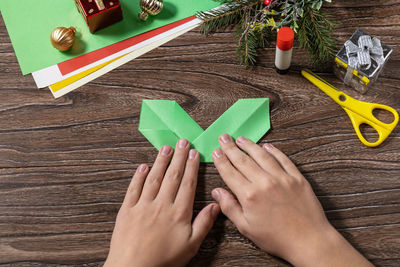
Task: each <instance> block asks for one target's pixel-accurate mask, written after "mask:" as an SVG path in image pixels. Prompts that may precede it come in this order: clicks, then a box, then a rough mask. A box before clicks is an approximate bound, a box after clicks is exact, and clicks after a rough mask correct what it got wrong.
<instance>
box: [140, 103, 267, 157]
mask: <svg viewBox="0 0 400 267" xmlns="http://www.w3.org/2000/svg"><path fill="white" fill-rule="evenodd" d="M269 128H270V119H269V100H268V98H251V99H239V100H238V101H237V102H236V103H235V104H233V105H232V106H231V107H230V108H229V109H228V110H227V111H225V112H224V114H222V115H221V116H220V117H219V118H218V119H217V120H216V121H215V122H214V123H213V124H211V125H210V126H209V127H208V128H207V129H206V130H203V129H202V128H201V127H200V126H199V125H198V124H197V123H196V122H195V121H194V120H193V119H192V118H191V117H190V116H189V114H187V113H186V111H185V110H183V109H182V107H181V106H180V105H179V104H178V103H177V102H176V101H170V100H143V102H142V108H141V112H140V121H139V131H140V132H141V133H142V134H143V135H144V136H145V137H146V138H147V140H149V142H150V143H151V144H152V145H153V146H155V147H156V148H157V149H158V150H159V149H160V148H161V147H162V146H163V145H170V146H172V147H175V144H176V142H177V141H178V140H179V139H180V138H186V139H187V140H188V141H189V142H190V143H191V145H192V147H193V148H195V149H197V151H199V153H200V161H201V162H212V157H211V153H212V152H213V151H214V149H216V148H220V146H219V144H218V137H219V136H220V135H221V134H224V133H227V134H229V135H231V136H232V137H233V138H235V139H236V138H237V137H239V136H245V137H247V138H249V139H250V140H252V141H253V142H257V141H258V140H260V138H261V137H263V136H264V134H265V133H266V132H267V131H268V130H269Z"/></svg>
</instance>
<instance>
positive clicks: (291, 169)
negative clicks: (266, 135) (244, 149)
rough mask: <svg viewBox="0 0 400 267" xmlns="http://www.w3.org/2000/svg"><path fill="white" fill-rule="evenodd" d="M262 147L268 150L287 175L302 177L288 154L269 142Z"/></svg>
mask: <svg viewBox="0 0 400 267" xmlns="http://www.w3.org/2000/svg"><path fill="white" fill-rule="evenodd" d="M263 147H264V149H265V150H267V151H268V153H270V154H271V155H272V156H274V157H275V159H276V160H277V161H278V162H279V164H280V165H281V166H282V168H283V169H284V170H285V171H286V172H287V173H288V174H289V175H291V176H294V177H303V175H302V174H301V173H300V171H299V170H298V169H297V167H296V165H294V163H293V162H292V161H291V160H290V159H289V158H288V156H286V155H285V153H283V152H282V151H280V150H279V149H277V148H276V147H274V146H273V145H271V144H264V145H263Z"/></svg>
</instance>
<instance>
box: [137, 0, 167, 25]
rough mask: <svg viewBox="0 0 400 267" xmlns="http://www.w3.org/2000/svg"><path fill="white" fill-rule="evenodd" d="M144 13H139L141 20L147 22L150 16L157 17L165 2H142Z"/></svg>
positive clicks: (143, 0) (155, 0)
mask: <svg viewBox="0 0 400 267" xmlns="http://www.w3.org/2000/svg"><path fill="white" fill-rule="evenodd" d="M140 7H141V8H142V12H140V13H139V15H138V16H139V18H140V19H141V20H143V21H145V20H147V18H148V17H149V14H150V15H157V14H158V13H160V12H161V10H162V9H163V0H140Z"/></svg>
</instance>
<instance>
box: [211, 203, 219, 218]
mask: <svg viewBox="0 0 400 267" xmlns="http://www.w3.org/2000/svg"><path fill="white" fill-rule="evenodd" d="M218 214H219V207H218V205H213V206H212V207H211V215H212V216H213V218H214V219H216V218H217V217H218Z"/></svg>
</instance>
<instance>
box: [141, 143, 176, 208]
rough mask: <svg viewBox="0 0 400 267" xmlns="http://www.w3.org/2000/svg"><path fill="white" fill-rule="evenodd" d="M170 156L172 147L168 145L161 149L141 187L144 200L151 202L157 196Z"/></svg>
mask: <svg viewBox="0 0 400 267" xmlns="http://www.w3.org/2000/svg"><path fill="white" fill-rule="evenodd" d="M171 155H172V147H170V146H168V145H165V146H163V147H161V149H160V152H159V153H158V156H157V158H156V161H155V162H154V164H153V167H152V168H151V170H150V172H149V175H148V176H147V179H146V181H145V183H144V186H143V192H142V195H143V199H144V200H153V199H154V198H155V197H156V196H157V194H158V190H159V189H160V185H161V182H162V180H163V178H164V174H165V170H166V169H167V166H168V163H169V161H170V159H171Z"/></svg>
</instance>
